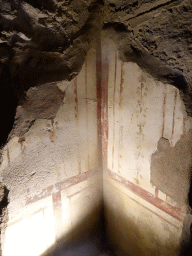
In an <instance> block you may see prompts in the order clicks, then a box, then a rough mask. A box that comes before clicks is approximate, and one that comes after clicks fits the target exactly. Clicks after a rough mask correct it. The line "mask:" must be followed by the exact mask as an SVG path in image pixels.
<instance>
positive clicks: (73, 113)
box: [0, 40, 191, 256]
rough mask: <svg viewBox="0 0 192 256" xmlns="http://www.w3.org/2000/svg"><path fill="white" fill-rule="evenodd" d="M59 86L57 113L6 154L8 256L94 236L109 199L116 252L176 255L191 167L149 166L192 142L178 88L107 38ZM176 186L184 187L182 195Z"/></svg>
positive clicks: (108, 218) (8, 147) (107, 211)
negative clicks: (125, 56) (126, 57)
mask: <svg viewBox="0 0 192 256" xmlns="http://www.w3.org/2000/svg"><path fill="white" fill-rule="evenodd" d="M57 85H58V87H59V88H60V89H61V90H64V89H65V88H68V89H67V91H66V96H65V100H64V103H63V105H62V106H61V107H60V109H59V111H58V113H57V115H56V117H55V118H53V119H51V120H46V119H38V120H36V121H35V123H34V124H33V125H32V126H31V128H30V129H29V131H28V132H27V133H26V134H25V137H24V138H18V137H13V138H12V139H11V140H10V141H9V143H8V144H7V145H6V147H5V148H4V151H3V152H4V153H3V162H2V165H1V167H0V171H1V179H2V182H3V183H4V184H5V185H6V186H7V187H8V189H9V190H10V193H9V206H8V216H9V220H8V223H7V228H6V230H5V232H4V235H3V241H2V243H3V256H12V255H21V256H22V255H23V256H24V255H29V256H30V255H31V256H39V255H46V254H47V253H49V252H51V251H52V250H53V248H54V247H55V246H57V244H59V243H60V242H61V241H63V242H66V243H67V242H69V241H73V240H75V239H77V238H79V237H82V234H83V235H86V234H88V233H90V232H91V230H95V227H96V226H97V227H98V226H99V225H100V213H101V210H102V200H103V198H104V208H105V223H106V231H107V232H106V234H107V239H108V241H109V244H110V245H111V247H112V248H113V249H114V251H115V252H116V254H117V255H121V256H122V255H126V256H127V255H178V254H179V244H180V238H181V236H182V227H183V220H184V218H185V215H186V212H187V210H186V204H187V195H188V189H189V186H190V179H189V176H187V175H188V167H187V168H186V169H185V175H183V176H182V177H181V176H180V172H179V171H181V170H183V169H182V164H181V165H179V167H178V168H179V169H178V171H177V172H174V167H173V166H172V168H170V169H169V172H166V170H167V169H166V168H167V166H166V168H165V169H163V168H161V165H159V162H158V161H157V163H156V162H155V163H156V164H152V163H154V161H156V160H157V159H161V158H162V156H167V155H169V154H172V153H171V150H175V149H177V147H178V145H180V144H182V143H183V142H182V141H184V143H185V142H186V141H187V143H189V144H190V141H189V139H186V138H188V137H190V136H189V134H190V128H191V124H190V120H189V119H188V117H187V114H186V112H185V108H184V105H183V103H182V101H181V99H180V95H179V91H178V90H177V89H176V88H174V87H173V86H171V85H169V84H163V83H162V82H159V81H156V80H155V79H154V78H152V77H151V76H150V75H148V74H147V73H145V72H144V71H142V70H141V68H140V67H139V66H138V65H137V64H135V63H131V62H127V63H123V62H121V61H120V59H119V56H118V51H117V49H116V46H115V44H114V43H112V41H110V40H103V41H102V44H100V42H99V43H98V46H97V48H96V49H91V50H90V52H89V54H88V56H87V59H86V62H85V63H84V65H83V68H82V70H81V72H80V73H79V75H78V76H77V77H76V78H75V79H73V80H72V81H71V82H70V84H68V82H62V83H58V84H57ZM162 138H163V140H165V141H166V142H167V144H166V143H165V144H166V145H168V149H167V148H166V149H165V150H163V151H162V150H161V149H162V147H163V146H162V147H160V146H159V144H158V142H159V140H160V141H161V139H162ZM166 150H168V151H169V154H168V153H167V152H168V151H166ZM174 152H175V151H174ZM186 152H188V151H185V154H186ZM182 154H183V153H182V151H181V153H180V154H176V156H177V155H181V156H179V157H183V156H182ZM156 155H157V157H156ZM154 156H155V158H154ZM101 159H102V163H101ZM190 161H191V159H188V162H189V163H190ZM101 164H102V167H103V173H102V169H101ZM168 164H170V162H168ZM156 166H158V168H159V169H158V168H156ZM158 170H160V171H162V173H164V174H163V175H161V174H160V172H159V171H158ZM157 174H158V175H159V176H158V175H157ZM167 174H168V176H166V175H167ZM164 175H165V177H164ZM154 177H155V178H154ZM180 178H181V179H180ZM166 179H167V180H169V181H170V183H169V184H170V186H168V185H167V183H166V182H167V180H166ZM157 180H158V181H159V182H157ZM165 180H166V182H165ZM180 185H181V187H183V185H184V186H186V189H185V190H183V191H182V193H181V195H180V196H179V197H177V196H176V192H175V191H176V189H175V188H176V187H179V186H180ZM10 245H11V246H10ZM48 255H49V254H48Z"/></svg>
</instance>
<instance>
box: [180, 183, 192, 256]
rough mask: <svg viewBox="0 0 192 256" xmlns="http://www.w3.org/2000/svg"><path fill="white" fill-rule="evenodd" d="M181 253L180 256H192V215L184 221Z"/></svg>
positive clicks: (191, 201) (190, 200) (191, 193)
mask: <svg viewBox="0 0 192 256" xmlns="http://www.w3.org/2000/svg"><path fill="white" fill-rule="evenodd" d="M188 204H189V207H190V208H189V209H190V211H191V209H192V179H191V183H190V188H189V194H188ZM180 244H181V253H180V256H191V255H192V214H187V215H186V216H185V219H184V221H183V230H182V236H181V241H180Z"/></svg>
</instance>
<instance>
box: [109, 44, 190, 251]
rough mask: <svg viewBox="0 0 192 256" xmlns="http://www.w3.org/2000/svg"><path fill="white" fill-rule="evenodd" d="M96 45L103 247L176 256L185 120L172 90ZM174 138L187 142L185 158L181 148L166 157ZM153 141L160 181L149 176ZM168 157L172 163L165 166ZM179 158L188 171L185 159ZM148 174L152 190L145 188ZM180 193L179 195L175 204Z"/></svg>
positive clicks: (186, 177) (185, 179) (185, 182)
mask: <svg viewBox="0 0 192 256" xmlns="http://www.w3.org/2000/svg"><path fill="white" fill-rule="evenodd" d="M104 45H105V48H106V49H108V52H107V58H105V59H106V60H108V69H106V70H105V72H107V73H108V75H107V76H108V78H109V79H108V84H107V87H108V101H107V103H106V104H108V120H107V124H108V140H106V143H107V148H108V151H107V157H106V159H105V161H106V162H107V164H106V165H107V169H106V170H105V175H104V205H105V214H106V222H107V234H108V238H109V242H110V243H111V245H112V247H113V248H114V249H115V250H116V252H117V255H133V254H134V255H178V254H179V243H180V242H179V241H180V240H179V239H180V237H181V233H182V221H183V219H184V216H185V206H186V204H187V196H188V193H189V185H190V170H189V168H187V169H186V170H185V174H182V175H180V174H181V173H182V171H183V165H185V164H184V163H183V162H184V158H185V156H184V154H185V155H188V154H189V153H190V152H191V147H190V141H189V140H190V139H189V137H190V131H189V129H190V127H191V125H190V120H189V119H188V118H187V114H186V112H185V108H184V104H183V102H182V100H181V99H180V94H179V91H178V89H177V88H175V87H173V86H171V85H169V84H163V83H162V82H158V81H156V80H154V78H152V77H151V76H150V75H148V74H146V73H145V72H143V71H142V70H141V69H140V68H139V67H138V65H137V64H135V63H131V62H129V63H123V62H121V61H120V60H119V59H118V52H117V50H116V48H115V46H114V45H113V44H112V43H111V42H105V43H104ZM181 137H182V138H186V139H184V140H186V141H189V145H187V144H186V142H185V143H184V144H185V146H186V147H187V150H188V151H187V152H185V153H184V152H182V145H181V149H180V150H179V151H177V154H176V156H173V154H172V153H173V152H172V151H174V147H177V146H176V145H177V144H178V143H179V141H180V139H181ZM160 138H165V139H164V140H166V141H167V142H168V147H170V154H169V155H167V162H166V163H165V161H164V158H163V159H162V162H164V164H165V165H166V168H167V169H168V168H169V167H170V168H169V172H167V173H166V169H164V171H163V169H162V168H161V167H159V169H157V168H156V166H155V165H154V167H153V168H151V156H152V155H153V154H154V152H155V151H156V150H157V145H158V141H159V139H160ZM187 138H188V139H187ZM162 147H163V146H162V145H161V148H162ZM158 149H160V146H158ZM183 151H184V149H183ZM171 152H172V153H171ZM162 154H165V153H162ZM171 157H174V161H175V162H174V163H173V161H172V162H171V161H169V160H170V159H171ZM187 157H188V158H190V159H188V160H187V161H188V162H189V163H190V162H191V156H190V155H189V156H187ZM176 158H178V159H176ZM176 166H177V168H178V169H179V171H177V169H176ZM178 172H179V174H178ZM155 173H156V175H157V173H158V176H157V179H156V180H158V182H157V181H156V182H153V183H151V177H153V176H155ZM153 180H154V178H153ZM165 180H166V182H165ZM181 184H182V185H181ZM181 186H185V189H183V190H181V189H180V190H179V193H180V195H178V196H176V190H177V187H178V188H181ZM165 187H166V189H165ZM173 195H175V196H173ZM177 199H180V200H177ZM178 203H180V204H178ZM138 240H139V242H138Z"/></svg>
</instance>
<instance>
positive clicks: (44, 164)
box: [1, 49, 102, 256]
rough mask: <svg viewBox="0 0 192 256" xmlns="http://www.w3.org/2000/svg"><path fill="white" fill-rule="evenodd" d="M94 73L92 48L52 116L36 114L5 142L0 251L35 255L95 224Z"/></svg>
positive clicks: (98, 192) (98, 198) (98, 186)
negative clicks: (5, 202)
mask: <svg viewBox="0 0 192 256" xmlns="http://www.w3.org/2000/svg"><path fill="white" fill-rule="evenodd" d="M95 76H96V58H95V50H94V49H92V50H91V51H90V52H89V54H88V56H87V60H86V62H85V64H84V66H83V68H82V70H81V72H80V74H79V75H78V76H77V77H76V78H75V79H73V80H72V81H71V82H70V85H69V86H68V89H67V91H66V100H64V103H63V104H62V105H61V106H60V108H59V110H58V112H57V114H56V116H55V118H52V119H50V120H49V119H37V120H36V121H35V122H34V124H32V126H31V128H30V129H29V131H28V132H27V133H25V135H23V134H22V137H20V138H19V137H17V136H14V137H13V138H12V139H11V140H10V141H9V143H8V144H7V145H6V147H4V150H3V161H2V165H1V179H2V181H3V183H4V184H7V186H8V189H9V190H10V194H9V206H8V212H9V221H8V223H7V229H6V232H5V236H4V240H3V255H4V256H12V255H21V256H22V255H23V256H26V255H31V256H35V255H37V256H38V255H40V254H42V253H44V252H45V251H46V250H47V249H49V247H50V246H52V247H53V246H54V244H55V242H57V241H58V240H59V239H61V238H63V241H70V240H73V239H75V237H78V235H80V233H81V236H82V229H83V234H86V230H87V233H88V232H90V230H92V229H93V228H94V227H95V225H96V223H97V225H98V222H99V218H100V210H101V209H102V207H101V206H102V175H101V169H100V165H99V161H98V145H97V96H96V77H95ZM64 85H65V82H64ZM58 86H59V88H60V89H62V85H61V84H58ZM41 93H43V90H42V91H41ZM46 93H47V91H46V90H45V94H46ZM53 99H54V97H53ZM37 100H39V98H38V99H37ZM56 100H57V98H56ZM37 105H38V103H37ZM30 106H31V105H30ZM33 107H35V104H34V103H33V106H32V108H33ZM50 107H51V106H50ZM37 108H38V107H37ZM27 110H28V109H27V108H26V109H25V111H27ZM29 110H30V107H29ZM33 112H35V111H33ZM35 113H36V112H35ZM28 117H29V118H30V115H29V116H28ZM37 118H38V117H37ZM42 118H44V117H42ZM45 118H46V117H45ZM99 209H100V210H99Z"/></svg>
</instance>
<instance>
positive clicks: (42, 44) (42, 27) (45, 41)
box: [0, 0, 192, 145]
mask: <svg viewBox="0 0 192 256" xmlns="http://www.w3.org/2000/svg"><path fill="white" fill-rule="evenodd" d="M191 13H192V3H191V1H190V0H156V1H154V0H129V1H128V0H118V1H117V0H104V1H99V0H98V1H93V0H63V1H61V0H38V1H32V0H26V1H21V0H0V113H1V120H2V122H3V123H4V125H3V126H1V135H0V144H1V145H3V144H4V143H5V142H6V140H7V136H8V134H9V132H10V131H11V129H12V126H13V123H14V116H15V112H16V107H17V106H18V105H20V106H21V108H23V109H24V110H25V108H28V102H31V99H29V95H31V94H30V93H28V94H27V91H28V90H29V89H30V88H31V87H35V86H38V85H41V84H46V83H53V82H55V81H61V80H71V79H72V78H73V77H74V76H75V75H76V74H77V73H78V72H79V71H80V69H81V67H82V65H83V63H84V60H85V57H86V54H87V52H88V50H89V48H90V47H91V44H92V41H96V40H95V39H96V38H97V37H98V35H99V34H100V32H101V29H103V30H105V31H107V33H108V36H111V35H112V37H113V38H115V41H116V43H117V46H118V48H119V53H120V54H119V55H120V58H121V59H122V60H123V61H134V62H136V63H137V64H138V65H139V66H140V67H141V68H143V69H144V70H146V71H147V72H149V73H150V74H151V75H153V76H154V77H156V78H157V79H160V80H163V81H166V82H168V83H170V84H173V85H174V86H176V87H177V88H179V89H180V92H181V95H182V97H183V100H184V103H185V105H186V109H187V111H188V114H189V115H191V114H192V112H191V85H192V72H191V68H192V58H191V57H192V15H191ZM48 86H49V87H50V88H51V89H50V90H54V92H55V93H56V89H55V88H54V85H52V86H50V85H48ZM39 90H40V91H39V94H40V93H41V91H42V87H40V89H39ZM36 91H37V93H38V89H36ZM46 94H47V95H49V93H48V92H47V91H46ZM32 95H33V93H32ZM50 95H51V93H50ZM55 97H57V98H58V99H62V97H64V95H63V94H60V93H59V92H58V93H56V94H55ZM38 100H39V101H41V99H38ZM61 102H62V100H59V101H58V105H57V106H55V107H54V108H53V113H52V112H51V113H49V114H50V116H51V117H53V116H54V114H55V111H56V109H57V108H58V107H59V104H61ZM45 105H46V104H45ZM46 106H47V105H46ZM21 108H20V109H19V111H20V112H21ZM46 108H47V107H45V109H46ZM42 111H44V110H42ZM46 111H47V110H46ZM18 115H19V114H18V111H17V116H18ZM48 117H49V116H48ZM48 117H47V115H45V118H48ZM20 118H21V119H22V118H23V117H20ZM33 120H34V119H33ZM16 123H18V120H17V119H16ZM29 123H30V122H29ZM30 125H31V123H30ZM30 125H29V126H30ZM25 130H27V127H25ZM18 134H19V131H18Z"/></svg>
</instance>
